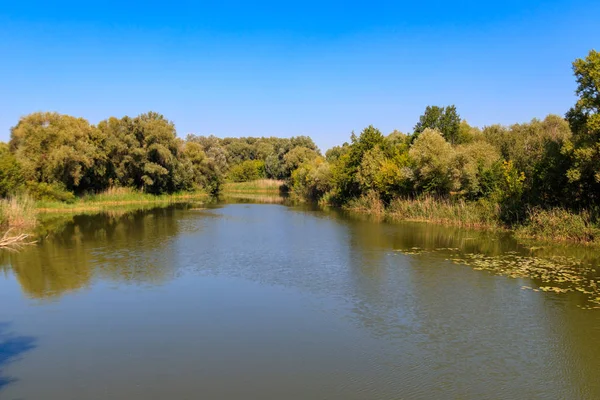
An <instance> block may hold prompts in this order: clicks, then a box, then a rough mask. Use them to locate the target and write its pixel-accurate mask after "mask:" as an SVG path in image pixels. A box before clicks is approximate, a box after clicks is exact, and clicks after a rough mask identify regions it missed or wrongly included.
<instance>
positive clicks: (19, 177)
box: [0, 142, 24, 197]
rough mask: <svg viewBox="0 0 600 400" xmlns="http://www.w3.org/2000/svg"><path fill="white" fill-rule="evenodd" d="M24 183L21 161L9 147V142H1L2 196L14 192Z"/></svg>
mask: <svg viewBox="0 0 600 400" xmlns="http://www.w3.org/2000/svg"><path fill="white" fill-rule="evenodd" d="M23 183H24V179H23V174H22V173H21V166H20V165H19V162H18V161H17V159H16V158H15V156H14V155H12V154H11V153H10V151H9V149H8V144H6V143H2V142H0V197H7V196H9V195H11V194H14V193H15V192H16V191H17V189H18V188H19V187H20V186H21V185H22V184H23Z"/></svg>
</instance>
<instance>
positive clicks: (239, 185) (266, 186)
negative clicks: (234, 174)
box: [223, 179, 285, 194]
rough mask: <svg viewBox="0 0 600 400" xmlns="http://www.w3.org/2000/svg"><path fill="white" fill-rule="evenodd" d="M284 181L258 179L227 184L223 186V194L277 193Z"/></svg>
mask: <svg viewBox="0 0 600 400" xmlns="http://www.w3.org/2000/svg"><path fill="white" fill-rule="evenodd" d="M284 184H285V182H284V181H281V180H275V179H258V180H255V181H250V182H229V183H226V184H225V185H223V193H224V194H227V193H256V194H259V193H279V192H280V190H281V188H282V187H283V185H284Z"/></svg>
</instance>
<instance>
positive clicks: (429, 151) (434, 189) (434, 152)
mask: <svg viewBox="0 0 600 400" xmlns="http://www.w3.org/2000/svg"><path fill="white" fill-rule="evenodd" d="M408 154H409V156H410V158H411V159H412V161H413V162H414V165H415V180H416V186H417V188H418V189H420V190H423V191H425V192H431V193H436V194H439V195H447V194H449V193H450V191H452V190H456V189H457V188H458V181H457V179H456V175H457V174H456V171H455V169H454V168H453V165H452V161H453V158H454V149H453V148H452V146H451V145H450V143H448V142H447V141H446V140H445V139H444V137H443V136H442V134H441V133H440V132H439V131H438V130H435V129H429V128H427V129H425V130H424V131H423V132H422V133H421V134H420V135H419V137H417V139H416V140H415V142H414V143H413V145H412V147H411V148H410V150H409V152H408Z"/></svg>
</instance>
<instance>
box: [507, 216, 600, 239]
mask: <svg viewBox="0 0 600 400" xmlns="http://www.w3.org/2000/svg"><path fill="white" fill-rule="evenodd" d="M515 233H516V235H517V236H518V237H521V238H533V239H539V240H552V241H571V242H579V243H600V227H599V226H598V225H597V224H596V223H594V221H593V219H592V217H591V214H590V213H589V212H588V211H585V210H584V211H581V212H578V213H573V212H571V211H568V210H565V209H561V208H554V209H550V210H543V209H537V208H536V209H533V210H530V211H529V213H528V215H527V219H526V221H525V223H524V224H523V225H522V226H520V227H518V228H517V229H516V231H515Z"/></svg>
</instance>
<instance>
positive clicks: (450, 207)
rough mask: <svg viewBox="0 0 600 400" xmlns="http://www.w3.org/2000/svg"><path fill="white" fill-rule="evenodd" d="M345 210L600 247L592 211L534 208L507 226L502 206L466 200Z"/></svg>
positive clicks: (358, 202) (368, 199)
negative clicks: (520, 220) (517, 221)
mask: <svg viewBox="0 0 600 400" xmlns="http://www.w3.org/2000/svg"><path fill="white" fill-rule="evenodd" d="M343 208H344V209H346V210H348V211H352V212H359V213H367V214H371V215H378V216H380V217H382V218H385V219H388V220H391V221H411V222H427V223H435V224H440V225H448V226H458V227H462V228H469V229H479V230H488V231H508V232H510V233H512V234H513V235H514V236H515V237H516V238H518V239H524V240H538V241H543V242H571V243H579V244H585V245H600V226H598V225H597V224H596V223H594V221H593V218H592V216H591V215H590V213H589V212H587V211H583V212H581V213H574V212H571V211H568V210H564V209H558V208H556V209H550V210H542V209H532V210H529V211H528V212H527V213H526V216H525V219H524V220H523V221H522V222H520V223H517V224H514V225H507V224H505V223H503V222H502V220H501V219H500V212H501V209H500V206H499V205H498V204H496V203H492V202H490V201H472V202H469V201H465V200H455V201H452V200H447V199H436V198H434V197H422V198H418V199H394V200H392V201H391V202H390V204H389V205H387V206H386V205H385V204H384V203H383V202H382V201H381V200H380V199H379V198H378V197H376V196H368V195H367V196H363V197H361V198H359V199H355V200H352V201H350V202H349V203H348V204H347V205H346V206H344V207H343Z"/></svg>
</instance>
